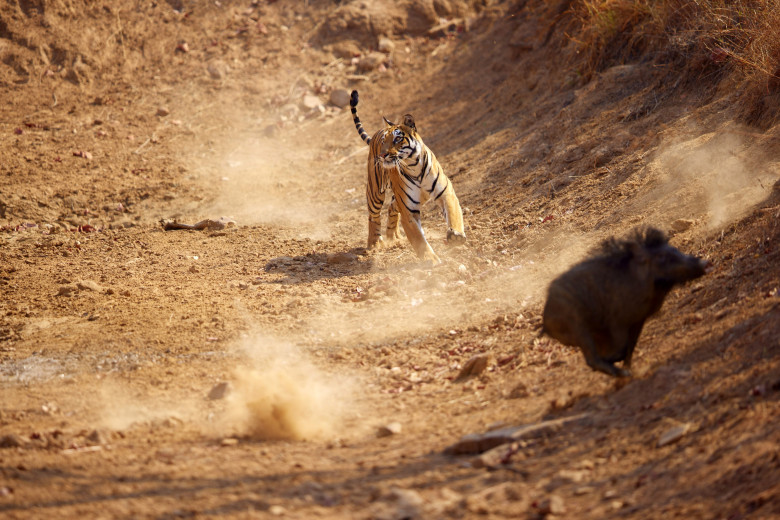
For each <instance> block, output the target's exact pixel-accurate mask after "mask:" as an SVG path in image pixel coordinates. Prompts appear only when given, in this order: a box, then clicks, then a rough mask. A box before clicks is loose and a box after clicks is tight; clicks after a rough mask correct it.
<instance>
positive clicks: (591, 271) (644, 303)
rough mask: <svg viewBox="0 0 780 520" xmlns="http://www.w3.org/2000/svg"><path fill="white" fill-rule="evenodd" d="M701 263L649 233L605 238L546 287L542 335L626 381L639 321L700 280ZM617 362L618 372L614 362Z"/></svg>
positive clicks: (647, 230)
mask: <svg viewBox="0 0 780 520" xmlns="http://www.w3.org/2000/svg"><path fill="white" fill-rule="evenodd" d="M706 266H707V263H706V262H704V261H702V260H700V259H698V258H696V257H694V256H689V255H686V254H683V253H681V252H680V251H679V250H677V249H676V248H674V247H672V246H670V245H669V240H668V238H667V237H666V235H665V234H664V233H663V232H661V231H659V230H657V229H655V228H644V229H637V230H634V232H633V233H632V234H631V235H630V236H629V237H628V238H625V239H621V240H619V239H616V238H609V239H607V240H604V241H603V242H602V243H601V244H600V245H599V247H597V248H596V249H594V250H593V251H592V252H591V253H590V255H589V256H588V257H587V258H586V259H585V260H583V261H582V262H580V263H578V264H576V265H574V266H573V267H572V268H571V269H569V270H568V271H566V272H565V273H563V274H561V275H560V276H558V278H556V279H555V280H553V281H552V283H551V284H550V287H549V290H548V294H547V302H546V303H545V306H544V314H543V319H542V332H543V333H546V334H548V335H549V336H551V337H553V338H555V339H557V340H558V341H560V342H561V343H563V344H565V345H572V346H577V347H579V348H580V349H582V353H583V355H584V356H585V361H586V362H587V363H588V365H589V366H590V367H591V368H593V369H594V370H599V371H601V372H604V373H606V374H610V375H612V376H628V375H630V372H629V369H630V367H631V357H632V355H633V352H634V347H635V346H636V342H637V340H638V339H639V335H640V333H641V332H642V327H643V326H644V323H645V320H646V319H647V318H648V317H650V316H652V315H653V314H654V313H656V312H657V311H658V309H660V308H661V305H662V304H663V301H664V298H666V295H667V294H668V293H669V291H671V290H672V288H673V287H674V286H675V285H677V284H681V283H684V282H686V281H688V280H692V279H694V278H698V277H699V276H701V275H703V274H704V272H705V268H706ZM618 361H623V368H618V367H616V366H615V365H614V363H616V362H618Z"/></svg>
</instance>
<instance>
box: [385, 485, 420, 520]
mask: <svg viewBox="0 0 780 520" xmlns="http://www.w3.org/2000/svg"><path fill="white" fill-rule="evenodd" d="M388 500H389V501H390V502H393V505H394V506H395V511H394V513H395V515H394V516H393V518H398V519H399V520H400V519H402V518H409V519H413V518H422V515H423V504H424V500H423V498H422V496H420V494H419V493H418V492H417V491H414V490H412V489H400V488H393V489H392V490H391V491H390V494H389V496H388Z"/></svg>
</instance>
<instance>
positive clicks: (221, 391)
mask: <svg viewBox="0 0 780 520" xmlns="http://www.w3.org/2000/svg"><path fill="white" fill-rule="evenodd" d="M230 391H231V388H230V383H228V382H227V381H223V382H221V383H217V384H216V385H214V386H213V387H212V389H211V390H210V391H209V399H211V400H212V401H215V400H217V399H224V398H225V396H226V395H228V394H229V393H230Z"/></svg>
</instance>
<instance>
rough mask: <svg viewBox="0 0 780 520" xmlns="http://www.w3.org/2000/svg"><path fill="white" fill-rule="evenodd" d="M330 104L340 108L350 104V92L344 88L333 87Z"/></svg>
mask: <svg viewBox="0 0 780 520" xmlns="http://www.w3.org/2000/svg"><path fill="white" fill-rule="evenodd" d="M330 104H331V105H335V106H337V107H339V108H344V107H347V106H349V92H348V91H347V90H346V89H343V88H337V89H333V90H332V91H331V92H330Z"/></svg>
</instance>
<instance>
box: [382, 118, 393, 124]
mask: <svg viewBox="0 0 780 520" xmlns="http://www.w3.org/2000/svg"><path fill="white" fill-rule="evenodd" d="M382 120H383V121H384V122H385V124H386V125H387V126H395V123H393V122H392V121H390V120H389V119H387V118H386V117H385V116H382Z"/></svg>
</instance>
